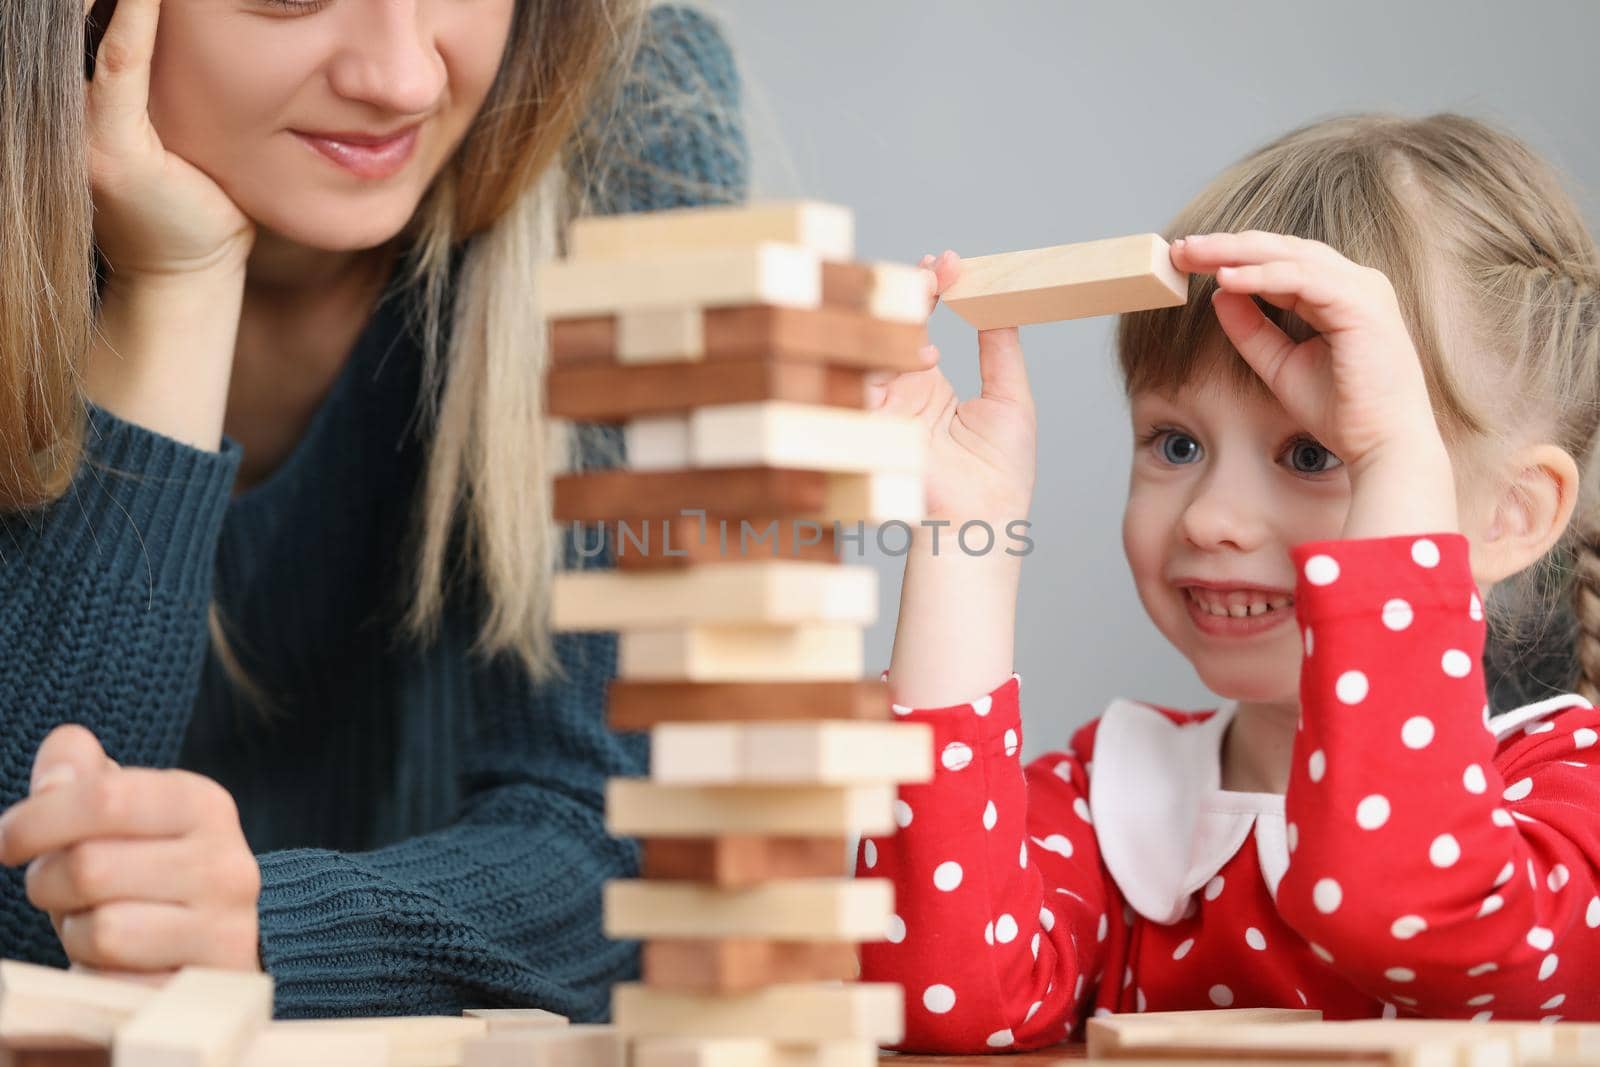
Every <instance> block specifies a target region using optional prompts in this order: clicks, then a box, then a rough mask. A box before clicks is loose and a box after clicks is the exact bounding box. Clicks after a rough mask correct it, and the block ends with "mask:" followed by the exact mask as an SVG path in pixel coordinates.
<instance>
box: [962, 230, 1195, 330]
mask: <svg viewBox="0 0 1600 1067" xmlns="http://www.w3.org/2000/svg"><path fill="white" fill-rule="evenodd" d="M941 299H942V300H943V301H944V303H945V304H946V305H947V306H948V307H949V308H950V310H952V311H954V312H955V313H956V314H957V315H960V316H961V317H962V318H964V319H966V320H967V321H968V322H970V323H972V325H974V326H976V327H977V328H978V329H980V330H993V329H997V328H999V327H1002V326H1027V325H1029V324H1031V323H1037V322H1054V321H1056V320H1058V319H1077V318H1084V317H1086V316H1090V315H1115V314H1120V313H1122V312H1128V311H1146V310H1148V309H1150V308H1160V307H1177V306H1178V305H1180V304H1183V303H1184V302H1185V301H1187V300H1188V299H1189V280H1188V275H1186V274H1184V273H1183V272H1181V271H1179V270H1178V269H1177V268H1176V267H1174V266H1173V265H1172V260H1171V258H1170V254H1169V251H1168V245H1167V242H1166V241H1164V240H1162V239H1161V237H1160V236H1159V235H1157V234H1153V233H1142V234H1137V235H1135V236H1132V237H1113V238H1110V239H1109V240H1104V241H1086V242H1084V243H1082V244H1070V245H1056V246H1055V247H1052V248H1035V249H1030V250H1028V251H1025V252H1007V253H1004V254H1002V255H997V256H980V257H978V258H976V259H968V260H964V261H963V262H962V268H961V277H960V279H959V280H958V281H957V282H956V283H955V284H954V285H952V286H951V287H950V288H948V289H946V290H945V291H944V294H943V296H942V297H941Z"/></svg>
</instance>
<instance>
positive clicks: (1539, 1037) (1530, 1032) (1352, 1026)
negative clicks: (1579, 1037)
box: [1318, 1019, 1556, 1067]
mask: <svg viewBox="0 0 1600 1067" xmlns="http://www.w3.org/2000/svg"><path fill="white" fill-rule="evenodd" d="M1318 1025H1320V1026H1322V1027H1323V1028H1324V1029H1326V1030H1328V1031H1329V1033H1330V1037H1331V1038H1332V1039H1333V1040H1335V1041H1337V1040H1339V1038H1340V1037H1342V1036H1344V1035H1348V1034H1372V1035H1378V1036H1382V1037H1388V1038H1393V1037H1395V1036H1396V1035H1399V1036H1400V1037H1402V1038H1403V1037H1408V1036H1415V1038H1416V1039H1417V1040H1420V1041H1450V1042H1454V1043H1455V1044H1456V1045H1457V1046H1459V1047H1462V1048H1466V1047H1469V1046H1472V1045H1474V1044H1476V1043H1477V1042H1479V1041H1485V1040H1488V1041H1493V1042H1501V1041H1503V1042H1505V1043H1506V1045H1508V1046H1509V1047H1510V1050H1511V1053H1512V1058H1511V1063H1512V1067H1519V1065H1521V1064H1527V1063H1535V1062H1542V1061H1545V1060H1549V1059H1550V1058H1551V1057H1553V1056H1554V1055H1555V1048H1556V1035H1555V1031H1554V1029H1553V1028H1552V1027H1551V1026H1549V1025H1548V1024H1545V1023H1537V1022H1509V1021H1507V1022H1500V1021H1494V1020H1485V1021H1483V1022H1471V1021H1468V1020H1464V1019H1357V1020H1352V1021H1348V1022H1333V1023H1321V1024H1318ZM1470 1059H1471V1056H1470V1054H1468V1055H1464V1056H1463V1058H1462V1063H1464V1064H1465V1063H1467V1062H1468V1061H1469V1060H1470Z"/></svg>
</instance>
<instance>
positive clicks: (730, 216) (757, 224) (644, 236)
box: [567, 200, 855, 260]
mask: <svg viewBox="0 0 1600 1067" xmlns="http://www.w3.org/2000/svg"><path fill="white" fill-rule="evenodd" d="M764 241H777V242H780V243H782V244H792V245H800V246H802V247H804V248H809V249H811V250H812V251H813V252H815V253H816V254H817V255H819V256H821V257H822V258H823V259H831V260H844V259H849V258H850V257H851V256H853V255H855V216H854V215H853V214H852V213H851V211H850V210H849V209H848V208H844V207H840V206H838V205H836V204H824V203H821V202H819V201H815V200H799V201H790V202H775V203H765V204H752V205H743V204H738V205H729V206H726V207H724V206H717V207H693V208H677V209H673V210H670V211H655V212H649V213H645V214H635V215H596V216H590V217H585V218H581V219H575V220H574V221H573V223H572V226H571V228H570V229H569V231H568V234H567V251H568V255H570V256H572V257H573V258H574V259H651V258H654V257H656V256H659V255H660V254H662V253H663V252H675V251H681V250H683V249H688V248H716V247H721V246H726V245H751V244H760V243H762V242H764Z"/></svg>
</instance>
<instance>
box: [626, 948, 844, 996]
mask: <svg viewBox="0 0 1600 1067" xmlns="http://www.w3.org/2000/svg"><path fill="white" fill-rule="evenodd" d="M640 959H641V964H642V970H643V973H642V977H643V979H644V984H645V985H647V986H650V987H651V988H653V989H677V990H682V991H684V992H689V993H747V992H750V991H751V990H754V989H761V988H764V987H766V986H770V985H780V984H785V983H794V982H827V981H851V980H854V979H856V978H859V977H860V976H861V965H860V961H859V960H858V959H857V957H856V947H855V945H853V944H849V943H846V942H837V941H772V940H766V939H759V938H737V939H723V940H716V941H705V940H680V939H657V940H652V941H648V942H646V943H645V945H644V950H643V952H642V954H641V957H640Z"/></svg>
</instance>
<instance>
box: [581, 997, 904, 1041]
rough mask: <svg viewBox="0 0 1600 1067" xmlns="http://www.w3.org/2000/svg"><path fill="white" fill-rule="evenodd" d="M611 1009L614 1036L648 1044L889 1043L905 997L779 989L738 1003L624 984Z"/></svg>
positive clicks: (900, 1024) (897, 1032)
mask: <svg viewBox="0 0 1600 1067" xmlns="http://www.w3.org/2000/svg"><path fill="white" fill-rule="evenodd" d="M611 1006H612V1015H613V1017H614V1018H615V1019H616V1024H617V1026H618V1027H619V1028H620V1029H622V1030H624V1031H626V1032H627V1033H629V1034H630V1035H638V1036H646V1037H657V1036H659V1037H760V1038H765V1039H767V1040H769V1041H775V1042H780V1043H788V1044H796V1043H810V1042H831V1041H844V1040H852V1039H857V1040H869V1041H876V1042H878V1043H880V1044H893V1043H894V1042H897V1041H899V1040H901V1038H902V1037H903V1036H904V1021H903V1015H902V1012H903V1011H904V996H903V992H902V990H901V987H900V986H898V985H891V984H888V983H872V984H868V983H853V982H851V983H843V984H840V985H836V986H835V985H815V984H805V985H779V986H769V987H768V988H766V989H762V990H758V991H756V992H753V993H743V994H739V995H736V996H716V995H707V994H701V993H678V992H673V991H671V990H664V989H651V988H650V987H648V986H643V985H638V984H634V983H623V984H621V985H618V986H617V987H616V988H615V989H614V990H613V993H612V1001H611Z"/></svg>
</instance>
